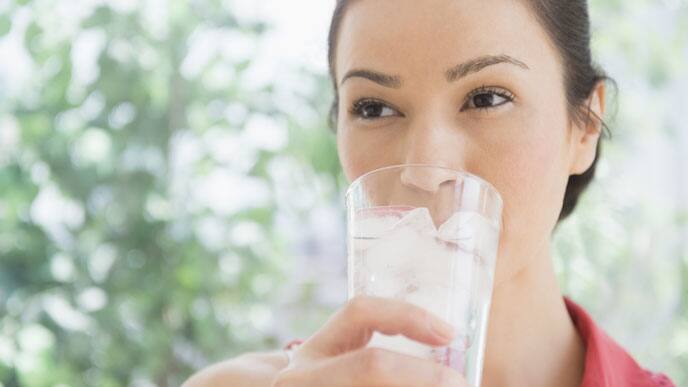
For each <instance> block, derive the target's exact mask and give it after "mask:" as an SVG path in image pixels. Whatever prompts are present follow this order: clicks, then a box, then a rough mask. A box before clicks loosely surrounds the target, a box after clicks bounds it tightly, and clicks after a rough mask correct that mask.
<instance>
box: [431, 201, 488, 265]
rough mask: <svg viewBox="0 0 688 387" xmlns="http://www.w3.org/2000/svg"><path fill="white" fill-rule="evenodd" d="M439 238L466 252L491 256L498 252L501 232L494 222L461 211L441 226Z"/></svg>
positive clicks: (480, 215)
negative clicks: (457, 245)
mask: <svg viewBox="0 0 688 387" xmlns="http://www.w3.org/2000/svg"><path fill="white" fill-rule="evenodd" d="M438 236H439V238H440V239H442V240H445V241H453V242H456V243H458V244H459V246H460V247H461V248H463V249H465V250H466V251H470V252H475V253H477V254H480V255H489V254H490V253H491V252H492V251H493V250H496V244H497V243H498V240H497V239H498V236H499V230H498V229H497V228H496V227H495V225H494V224H493V222H491V221H490V220H489V219H487V218H486V217H485V216H483V215H482V214H480V213H477V212H474V211H459V212H456V213H455V214H454V215H452V216H451V217H450V218H449V219H448V220H447V221H446V222H444V223H443V224H442V225H440V227H439V230H438Z"/></svg>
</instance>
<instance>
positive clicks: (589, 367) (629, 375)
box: [564, 297, 675, 387]
mask: <svg viewBox="0 0 688 387" xmlns="http://www.w3.org/2000/svg"><path fill="white" fill-rule="evenodd" d="M564 301H566V309H568V311H569V315H570V316H571V320H573V323H574V324H575V325H576V329H578V333H579V334H580V336H581V338H582V339H583V342H584V343H585V347H586V353H585V370H584V372H583V384H582V385H581V387H617V386H618V387H659V386H662V387H675V385H674V383H673V382H672V381H671V380H669V378H668V377H667V376H666V375H664V374H661V373H654V372H651V371H648V370H646V369H643V368H642V367H641V366H640V365H638V363H637V362H636V361H635V360H633V358H632V357H631V356H630V355H629V354H628V353H627V352H626V351H624V349H623V348H621V346H619V344H617V343H616V342H615V341H614V340H613V339H612V338H611V337H609V336H607V334H606V333H605V332H604V331H603V330H602V328H600V327H598V326H597V325H596V324H595V322H594V321H593V320H592V318H591V317H590V315H588V313H587V312H585V310H583V308H581V307H580V306H579V305H577V304H575V303H574V302H573V301H571V300H570V299H568V298H566V297H564Z"/></svg>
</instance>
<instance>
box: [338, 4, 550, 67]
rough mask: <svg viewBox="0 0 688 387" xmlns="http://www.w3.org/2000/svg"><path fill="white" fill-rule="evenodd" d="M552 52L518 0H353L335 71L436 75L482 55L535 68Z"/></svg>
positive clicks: (339, 45) (544, 61)
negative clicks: (366, 69)
mask: <svg viewBox="0 0 688 387" xmlns="http://www.w3.org/2000/svg"><path fill="white" fill-rule="evenodd" d="M555 53H556V51H555V50H554V47H553V46H552V45H551V43H550V40H549V39H548V37H547V34H546V32H545V31H544V30H543V29H542V27H541V26H540V24H539V23H538V21H537V19H536V17H535V15H534V14H532V12H531V10H530V8H528V7H527V6H526V5H525V4H524V3H522V2H521V1H518V0H422V1H419V0H355V1H352V2H351V3H350V6H349V8H348V9H347V11H346V13H345V15H344V19H343V20H342V23H341V25H340V29H339V37H338V44H337V52H336V63H335V70H336V73H337V76H338V79H341V77H342V74H343V73H345V72H346V71H348V70H350V69H352V68H359V67H372V68H376V69H378V70H380V71H390V72H395V73H396V74H400V75H402V77H403V76H404V74H409V75H410V74H413V75H418V74H428V76H434V77H440V76H442V73H443V71H444V70H446V69H447V68H448V67H450V66H452V65H455V64H457V63H460V62H462V61H465V60H468V59H472V58H475V57H478V56H482V55H498V54H507V55H511V56H514V57H516V58H518V59H520V60H522V61H524V62H526V63H527V64H528V66H529V67H530V68H531V69H538V66H547V65H548V64H549V65H551V63H546V62H548V61H549V62H553V61H556V55H555Z"/></svg>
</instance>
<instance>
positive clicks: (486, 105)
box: [461, 86, 514, 111]
mask: <svg viewBox="0 0 688 387" xmlns="http://www.w3.org/2000/svg"><path fill="white" fill-rule="evenodd" d="M513 100H514V95H513V94H511V92H509V91H508V90H504V89H501V88H497V87H486V86H483V87H480V88H478V89H475V90H473V91H471V92H470V93H469V94H468V97H467V98H466V103H464V105H463V107H462V108H461V111H464V110H466V109H481V110H489V109H492V108H496V107H498V106H501V105H504V104H506V103H508V102H512V101H513Z"/></svg>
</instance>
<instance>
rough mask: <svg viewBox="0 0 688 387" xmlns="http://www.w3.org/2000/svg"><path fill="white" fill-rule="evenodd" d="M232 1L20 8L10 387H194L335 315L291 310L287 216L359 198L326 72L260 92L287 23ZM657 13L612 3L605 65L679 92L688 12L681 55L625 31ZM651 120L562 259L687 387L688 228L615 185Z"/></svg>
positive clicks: (313, 289) (9, 6)
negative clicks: (285, 295) (273, 38)
mask: <svg viewBox="0 0 688 387" xmlns="http://www.w3.org/2000/svg"><path fill="white" fill-rule="evenodd" d="M124 3H125V4H126V2H124ZM226 3H227V2H223V1H220V0H195V1H191V2H180V1H170V2H156V1H146V2H141V4H137V3H134V6H129V7H127V6H116V5H114V3H113V4H110V3H108V2H104V3H103V2H84V3H83V4H78V5H77V4H75V3H74V2H71V1H40V0H35V1H31V0H28V1H12V0H10V1H9V3H6V5H3V6H2V7H0V37H2V36H7V35H8V34H14V36H15V37H16V36H19V37H20V41H21V43H22V46H23V47H24V48H25V50H26V55H27V57H28V60H27V61H25V62H22V63H18V64H16V66H18V67H21V66H26V67H27V68H26V69H25V70H26V71H25V73H26V74H28V76H26V77H25V78H26V79H24V81H23V82H22V83H20V85H21V88H20V89H15V90H12V88H11V87H9V86H8V87H6V88H5V87H2V86H3V85H2V84H0V130H2V132H0V385H4V386H52V385H70V386H82V385H89V386H123V385H134V386H147V385H159V386H171V385H179V384H180V383H181V382H182V381H183V380H184V379H185V378H186V377H188V375H190V373H192V372H193V371H194V370H196V369H198V368H200V367H202V366H203V365H206V364H208V363H209V362H212V361H216V360H219V359H222V358H226V357H230V356H234V355H236V354H239V353H242V352H247V351H252V350H257V349H266V348H277V347H279V346H281V345H282V344H283V340H284V336H285V335H286V336H289V335H292V334H293V335H294V336H298V335H300V334H306V333H307V332H309V331H312V329H314V328H315V327H317V326H319V325H320V324H321V323H322V322H323V321H324V318H326V317H327V316H328V314H329V313H331V312H332V310H333V306H332V305H331V304H328V303H326V302H323V301H322V297H320V296H319V295H318V292H319V291H320V290H319V289H322V288H323V286H324V285H325V284H323V283H318V281H317V280H314V281H312V282H308V281H305V282H304V283H303V284H302V286H300V287H299V289H300V291H299V292H298V294H296V295H294V296H293V302H294V303H296V304H297V305H300V307H301V308H303V309H298V310H305V312H304V313H303V314H299V315H298V316H296V317H293V318H292V320H290V321H286V320H283V319H282V318H281V316H280V315H277V313H276V312H274V311H273V310H272V306H273V305H275V303H277V302H278V298H279V296H280V293H281V292H282V290H281V289H282V288H281V284H282V283H286V282H289V281H290V280H291V278H290V277H291V276H290V273H292V272H294V271H295V269H294V267H293V266H292V264H291V261H290V259H289V257H290V254H291V253H292V245H293V243H292V242H290V238H289V237H287V236H285V228H284V227H283V224H284V223H283V220H280V219H281V218H280V217H281V216H283V215H284V214H291V215H289V216H291V219H292V220H293V219H296V220H297V225H298V220H299V219H302V220H304V222H305V221H306V219H307V218H308V217H309V213H311V212H312V208H314V207H315V206H318V205H319V206H323V205H325V206H330V207H334V208H336V207H337V205H339V204H340V203H341V202H340V201H339V198H340V194H341V189H342V188H343V186H344V184H345V183H346V182H345V181H344V178H343V177H342V175H341V172H340V168H339V163H338V159H337V155H336V150H335V143H334V137H333V135H332V134H331V133H330V132H329V131H328V130H327V129H326V118H327V111H328V108H329V106H328V103H329V101H330V100H331V90H330V88H329V85H328V81H327V78H326V75H325V74H322V73H312V72H309V71H307V70H301V71H295V72H294V77H295V78H296V81H294V82H291V83H289V82H286V83H285V84H286V85H287V86H280V84H278V82H277V81H276V79H277V76H274V77H268V79H267V80H266V81H265V80H263V81H260V82H258V81H255V82H254V81H247V80H255V77H256V74H259V75H260V71H259V70H256V68H255V66H256V63H255V53H256V47H258V46H259V45H260V44H261V39H262V37H263V36H264V35H265V34H266V33H267V32H268V31H270V28H271V27H270V25H268V24H266V23H264V22H262V21H261V20H254V19H250V18H242V17H240V16H241V15H239V14H234V13H233V12H232V7H228V6H227V5H226ZM230 3H231V2H230ZM646 5H647V2H642V1H635V2H618V1H608V0H597V1H594V2H593V4H592V6H593V9H594V12H593V15H599V18H600V19H604V20H607V19H606V17H609V16H613V15H615V16H619V20H620V21H619V22H618V23H610V24H609V25H606V24H605V27H601V26H596V29H598V30H599V31H597V32H596V33H599V36H602V37H603V38H600V39H599V40H597V41H596V42H597V47H596V50H597V52H598V53H600V54H601V56H603V57H604V56H605V55H607V56H609V57H617V56H618V57H619V58H621V60H625V59H629V60H630V61H629V63H631V64H630V66H631V67H632V68H631V69H630V70H628V69H626V68H616V69H612V70H618V71H617V72H615V73H612V75H613V76H616V73H618V72H623V71H635V72H636V73H641V74H644V76H645V77H646V78H645V79H647V80H648V83H649V85H650V86H651V90H654V91H657V93H660V92H666V91H662V90H664V89H663V88H666V87H667V84H669V83H670V82H669V80H671V79H674V78H675V77H677V76H679V75H680V74H682V73H681V71H684V70H682V68H683V67H681V66H680V64H677V63H675V60H674V59H672V58H673V57H672V56H671V55H669V54H670V53H671V52H672V51H673V50H676V49H679V48H681V47H683V48H684V49H685V47H688V44H687V43H686V41H685V36H688V34H687V33H686V26H687V25H688V23H687V22H686V21H687V20H688V19H687V18H686V14H687V13H688V12H687V11H686V7H685V6H684V7H682V8H679V9H678V11H676V12H677V14H676V15H675V16H674V17H675V18H676V19H675V20H676V23H677V26H678V27H677V28H679V29H682V30H681V31H679V32H677V33H676V36H677V38H676V40H675V41H670V42H666V41H660V39H658V37H659V35H657V36H655V38H657V40H656V41H655V43H656V44H653V45H652V46H651V47H652V55H650V57H647V56H646V55H645V53H644V52H638V51H637V50H638V47H637V46H636V45H634V44H633V42H634V40H633V39H634V38H635V37H637V36H638V34H639V33H641V31H638V30H637V28H636V27H635V26H634V25H628V22H624V20H628V19H624V18H623V17H621V16H623V15H632V14H633V12H636V11H637V10H639V9H642V8H643V7H644V6H646ZM624 7H626V8H624ZM622 8H624V9H625V10H624V11H622ZM629 17H630V16H629ZM679 21H684V23H679ZM324 39H325V37H324V36H323V40H324ZM198 47H204V49H203V50H201V51H199V52H196V51H194V50H196V49H197V48H198ZM199 57H200V58H201V59H198V58H199ZM617 61H619V59H617ZM605 63H615V62H614V60H612V59H607V60H605ZM682 63H685V62H682ZM0 79H1V78H0ZM617 79H618V77H617ZM619 80H620V81H622V80H621V79H619ZM294 84H298V92H294V93H291V94H290V93H287V94H285V93H284V92H283V91H284V90H283V89H284V88H285V87H287V88H288V87H290V86H292V85H294ZM256 85H258V86H256ZM294 88H296V87H294ZM654 91H652V92H648V94H646V97H647V96H650V94H651V93H654ZM621 92H622V94H623V89H622V91H621ZM667 93H668V92H667ZM653 95H654V94H653ZM657 95H660V97H661V96H664V97H666V95H668V94H657ZM295 108H298V112H296V111H295ZM629 109H631V108H629ZM631 110H632V109H631ZM658 111H659V110H658ZM297 113H298V114H297ZM659 114H660V113H658V115H659ZM643 122H645V121H642V120H640V121H638V120H636V117H634V115H633V112H632V111H631V112H626V111H624V107H623V106H622V107H621V110H620V114H619V118H618V120H617V121H616V125H615V127H623V128H624V131H625V132H624V133H625V134H624V133H619V136H618V137H615V138H618V139H615V140H614V142H613V143H610V144H609V146H608V147H605V161H604V162H603V164H605V163H606V164H605V165H606V166H605V165H603V166H602V173H601V176H600V180H601V182H600V183H598V184H596V185H595V186H594V187H593V189H592V190H591V192H589V193H588V194H587V195H586V196H585V197H584V200H583V202H582V203H581V208H580V209H579V211H578V212H577V213H576V216H575V217H574V218H573V219H571V220H570V221H567V222H566V224H564V225H562V227H561V228H560V229H559V230H558V232H557V244H556V248H557V254H558V257H559V258H558V261H557V263H558V268H559V270H560V275H561V280H562V284H563V287H564V289H565V290H566V292H567V293H569V294H571V295H573V297H574V299H576V300H578V301H580V302H582V303H583V304H584V305H585V306H586V307H588V308H590V310H591V311H592V312H593V314H594V315H596V316H602V315H618V316H624V317H623V321H616V320H614V319H608V320H604V319H603V323H604V324H605V327H607V328H609V329H610V331H612V332H620V333H619V334H618V335H616V336H618V337H619V339H620V340H621V341H622V342H623V343H627V344H628V345H629V346H630V347H631V348H632V349H633V351H634V353H636V354H638V356H639V357H640V359H641V361H642V362H643V363H644V364H648V365H649V366H654V367H656V368H658V369H662V370H665V371H667V372H669V373H670V375H671V376H672V377H674V378H675V379H676V381H677V384H678V385H682V384H686V383H688V371H687V370H686V367H685V364H688V315H687V312H686V311H687V310H688V301H687V300H686V294H688V285H687V284H688V269H687V267H688V256H686V248H685V243H686V242H685V239H681V238H682V237H681V235H680V234H677V235H674V239H672V240H671V241H673V242H675V243H674V244H672V245H671V246H669V245H666V246H665V247H661V246H662V245H663V243H664V242H666V241H667V239H662V238H660V237H659V236H662V235H664V236H666V234H665V232H666V231H667V230H674V231H676V230H680V229H681V227H683V228H684V229H685V227H686V226H685V225H686V218H687V216H686V215H685V214H682V215H681V214H679V215H676V214H675V213H672V212H671V211H670V210H669V211H668V213H665V212H662V209H661V208H659V209H658V207H656V206H655V207H653V206H652V204H648V205H647V206H646V207H643V206H640V205H638V203H639V199H637V198H630V199H624V198H619V197H617V196H614V195H612V194H611V192H618V191H615V189H618V188H619V187H618V186H619V185H622V184H623V183H624V182H623V181H620V180H614V177H613V176H609V174H608V173H606V174H605V172H604V171H605V170H609V169H613V168H616V166H619V165H622V164H623V163H624V162H625V160H626V157H627V156H628V155H627V153H624V152H625V151H624V149H628V147H629V144H631V143H632V142H633V141H634V139H635V138H638V136H645V135H646V134H640V132H641V131H643V130H647V129H646V128H645V127H641V125H642V123H643ZM656 128H657V130H658V131H659V133H660V134H659V135H661V136H669V135H670V134H669V133H671V130H672V126H671V125H670V124H669V123H667V122H664V123H660V124H659V125H657V126H656ZM613 130H614V129H613ZM674 130H675V128H674ZM615 135H616V133H615ZM323 203H324V204H323ZM657 214H659V215H657ZM600 216H603V217H604V219H601V218H600ZM292 225H293V224H292ZM649 227H658V228H659V230H660V231H657V232H653V233H651V234H648V228H649ZM307 231H308V230H307V229H306V231H305V232H307ZM310 232H312V233H314V234H316V233H317V230H315V229H311V230H310ZM648 235H649V236H648ZM672 235H673V234H672ZM683 238H685V234H684V236H683ZM680 243H683V245H681V244H680ZM681 254H683V256H681ZM652 256H655V258H654V259H649V258H648V257H652ZM660 258H666V259H664V260H661V259H660ZM634 267H635V269H633V268H634ZM648 267H653V268H656V269H652V270H650V271H647V269H648ZM657 268H658V269H657ZM677 269H678V270H677ZM648 272H649V273H650V276H655V277H648V274H647V273H648ZM315 277H317V273H316V274H315ZM279 300H280V301H279V302H284V301H283V299H282V298H280V299H279ZM620 305H621V306H624V307H627V308H628V309H623V308H621V307H619V306H620ZM653 307H657V309H656V310H657V313H658V314H657V318H656V320H657V321H656V324H654V325H653V326H652V329H648V324H647V323H648V319H647V318H645V317H646V315H647V313H644V311H646V310H649V309H650V308H653ZM629 310H631V311H637V312H636V315H633V314H631V315H630V318H629V317H628V316H629V314H628V313H627V312H628V311H629ZM281 325H284V326H283V327H281ZM653 329H654V330H653ZM638 332H643V333H642V334H638ZM624 335H625V336H624ZM636 339H638V340H636Z"/></svg>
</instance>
